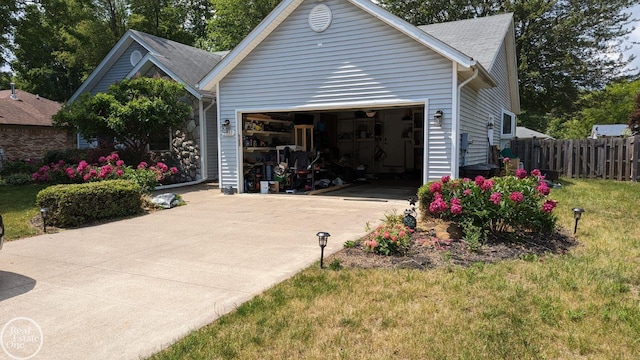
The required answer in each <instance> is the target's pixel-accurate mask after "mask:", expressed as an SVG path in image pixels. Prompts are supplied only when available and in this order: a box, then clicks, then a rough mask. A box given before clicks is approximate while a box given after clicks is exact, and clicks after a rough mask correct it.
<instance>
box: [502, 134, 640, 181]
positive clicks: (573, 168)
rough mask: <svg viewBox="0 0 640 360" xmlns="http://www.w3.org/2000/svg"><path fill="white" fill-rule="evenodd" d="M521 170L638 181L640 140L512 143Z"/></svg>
mask: <svg viewBox="0 0 640 360" xmlns="http://www.w3.org/2000/svg"><path fill="white" fill-rule="evenodd" d="M511 152H512V153H513V154H514V155H515V156H517V157H519V158H520V162H521V163H522V164H524V168H525V169H526V170H528V171H531V170H532V169H535V168H537V169H541V170H555V171H557V172H558V173H559V174H561V176H564V177H569V178H600V179H610V180H622V181H638V180H640V171H639V167H640V166H639V165H640V161H639V160H640V136H635V137H628V138H604V139H582V140H543V139H536V138H533V139H518V138H516V139H513V140H511Z"/></svg>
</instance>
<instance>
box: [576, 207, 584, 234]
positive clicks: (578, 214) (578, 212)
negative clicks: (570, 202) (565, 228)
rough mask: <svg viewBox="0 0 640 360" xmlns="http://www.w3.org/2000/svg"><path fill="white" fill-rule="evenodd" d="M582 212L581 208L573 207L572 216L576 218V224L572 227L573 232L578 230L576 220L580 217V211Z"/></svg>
mask: <svg viewBox="0 0 640 360" xmlns="http://www.w3.org/2000/svg"><path fill="white" fill-rule="evenodd" d="M583 212H584V209H583V208H579V207H576V208H573V218H574V219H576V226H575V227H574V228H573V233H574V234H575V233H576V232H577V231H578V221H579V220H580V218H581V217H582V213H583Z"/></svg>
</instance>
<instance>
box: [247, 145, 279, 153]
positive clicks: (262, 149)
mask: <svg viewBox="0 0 640 360" xmlns="http://www.w3.org/2000/svg"><path fill="white" fill-rule="evenodd" d="M275 149H276V148H275V147H271V146H268V147H246V148H244V151H247V152H254V151H271V150H275Z"/></svg>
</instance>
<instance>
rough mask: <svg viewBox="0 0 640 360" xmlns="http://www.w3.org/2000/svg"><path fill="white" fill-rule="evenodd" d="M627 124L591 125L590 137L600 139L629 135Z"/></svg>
mask: <svg viewBox="0 0 640 360" xmlns="http://www.w3.org/2000/svg"><path fill="white" fill-rule="evenodd" d="M630 134H631V132H630V131H629V126H627V125H626V124H613V125H593V127H592V128H591V136H589V137H590V138H591V139H600V138H608V137H623V136H625V135H630Z"/></svg>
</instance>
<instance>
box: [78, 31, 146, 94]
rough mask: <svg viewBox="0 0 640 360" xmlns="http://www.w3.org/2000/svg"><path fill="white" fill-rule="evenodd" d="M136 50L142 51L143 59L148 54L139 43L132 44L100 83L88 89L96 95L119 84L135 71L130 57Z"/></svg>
mask: <svg viewBox="0 0 640 360" xmlns="http://www.w3.org/2000/svg"><path fill="white" fill-rule="evenodd" d="M135 50H138V51H140V53H141V54H142V57H144V56H145V55H146V54H147V50H146V49H145V48H143V47H142V46H140V44H138V43H137V42H135V41H134V42H133V43H131V45H129V47H128V48H127V49H126V50H125V51H124V52H123V53H122V55H121V56H120V57H119V58H118V60H116V62H115V63H114V64H113V66H112V67H111V68H110V69H109V71H108V72H107V73H106V74H105V75H104V76H103V77H102V79H100V81H98V83H97V84H96V85H95V86H94V87H93V88H92V89H88V91H89V92H91V93H92V94H96V93H99V92H106V91H107V89H108V88H109V86H110V85H112V84H115V83H117V82H118V81H120V80H122V79H124V78H125V76H127V74H129V72H130V71H131V70H132V69H133V65H131V61H130V60H129V57H130V56H131V53H132V52H134V51H135Z"/></svg>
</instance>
